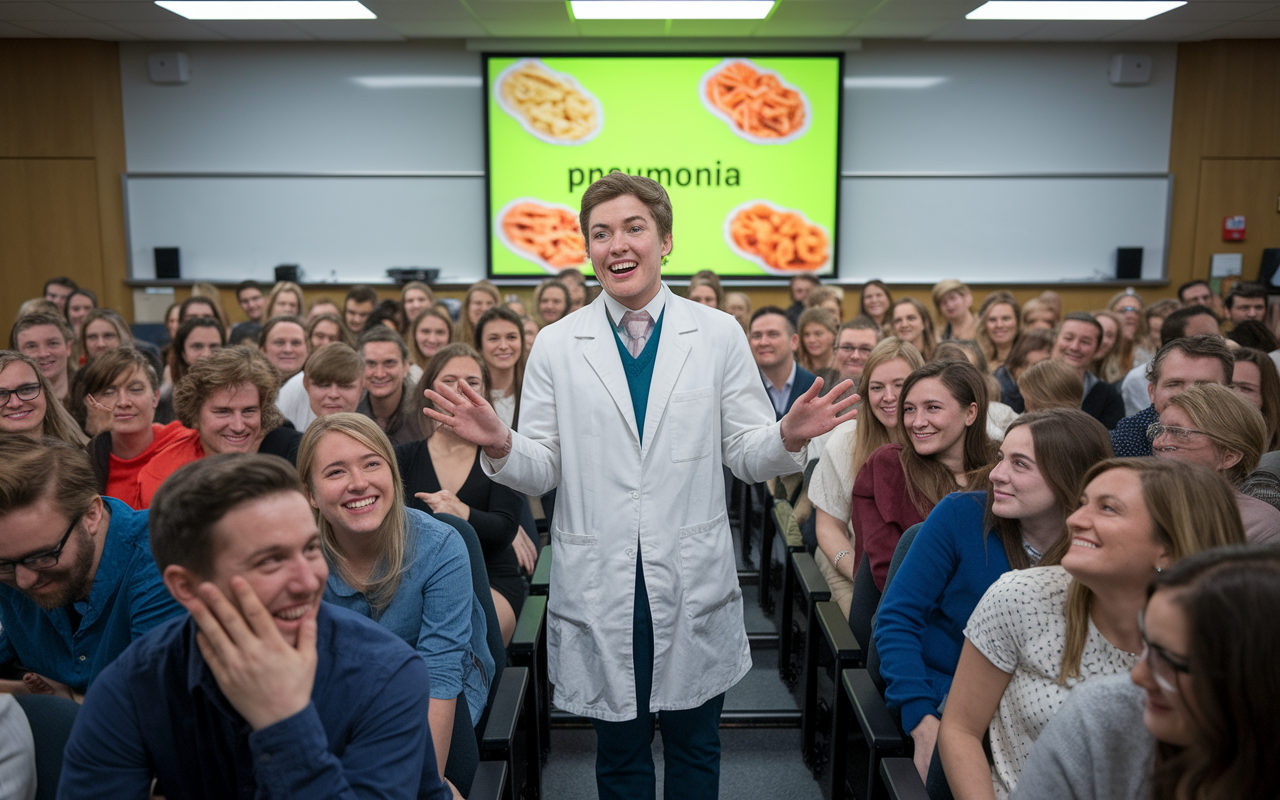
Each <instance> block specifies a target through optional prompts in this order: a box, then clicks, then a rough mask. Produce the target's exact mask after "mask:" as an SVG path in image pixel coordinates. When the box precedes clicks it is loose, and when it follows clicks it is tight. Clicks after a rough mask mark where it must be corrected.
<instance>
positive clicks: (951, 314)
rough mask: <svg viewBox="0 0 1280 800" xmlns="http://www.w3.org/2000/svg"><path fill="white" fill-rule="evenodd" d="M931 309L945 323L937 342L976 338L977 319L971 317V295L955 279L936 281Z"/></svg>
mask: <svg viewBox="0 0 1280 800" xmlns="http://www.w3.org/2000/svg"><path fill="white" fill-rule="evenodd" d="M932 298H933V307H934V308H936V309H938V315H939V316H941V317H942V318H943V319H944V320H946V321H947V324H946V325H943V326H942V331H941V332H940V333H939V334H938V341H940V342H945V341H948V340H950V339H976V338H978V318H977V317H975V316H974V315H973V293H972V292H970V291H969V287H968V286H965V285H964V284H963V283H961V282H960V281H958V280H956V279H955V278H948V279H947V280H944V281H938V282H937V283H935V284H934V285H933V293H932Z"/></svg>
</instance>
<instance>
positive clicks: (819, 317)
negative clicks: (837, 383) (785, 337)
mask: <svg viewBox="0 0 1280 800" xmlns="http://www.w3.org/2000/svg"><path fill="white" fill-rule="evenodd" d="M784 316H785V314H784ZM809 325H821V326H822V327H824V328H826V329H827V330H828V331H830V332H831V339H832V341H831V347H832V352H831V353H829V354H828V356H834V355H835V350H834V348H835V340H836V338H837V337H838V336H839V333H838V332H837V328H838V327H839V325H840V320H838V319H836V318H835V316H834V315H833V314H832V313H831V312H830V311H828V310H827V309H825V308H818V307H817V306H814V307H813V308H806V309H805V310H804V311H803V312H802V313H801V314H800V321H799V322H798V323H797V324H796V327H797V328H798V329H799V334H800V349H799V351H798V352H797V353H796V361H798V362H800V366H801V367H803V368H804V369H807V370H809V371H810V372H816V371H817V370H820V369H826V366H823V365H819V364H818V363H817V362H815V361H814V360H813V356H811V355H809V351H808V350H807V349H805V346H804V329H805V328H806V327H808V326H809ZM829 362H830V358H828V363H829Z"/></svg>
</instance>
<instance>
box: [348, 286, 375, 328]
mask: <svg viewBox="0 0 1280 800" xmlns="http://www.w3.org/2000/svg"><path fill="white" fill-rule="evenodd" d="M377 305H378V293H377V292H375V291H374V290H373V289H372V288H370V287H368V286H361V285H357V286H352V287H351V288H350V289H349V290H348V291H347V296H346V297H344V298H343V300H342V318H343V319H344V320H345V321H346V323H347V327H348V328H350V329H351V333H352V334H354V335H356V336H359V335H360V333H361V332H362V331H364V326H365V323H367V322H368V320H369V315H370V314H372V313H373V309H374V307H375V306H377Z"/></svg>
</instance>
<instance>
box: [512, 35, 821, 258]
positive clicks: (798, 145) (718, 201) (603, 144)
mask: <svg viewBox="0 0 1280 800" xmlns="http://www.w3.org/2000/svg"><path fill="white" fill-rule="evenodd" d="M519 60H520V58H507V57H504V58H496V57H493V58H489V59H488V85H489V97H488V98H487V102H488V104H489V109H488V110H489V130H488V135H489V141H488V146H489V171H488V180H489V224H490V240H491V252H492V264H491V273H492V274H493V275H494V276H518V275H545V274H548V271H549V270H547V269H543V268H540V267H539V266H538V265H537V264H534V263H533V262H531V261H528V260H526V259H524V258H521V257H520V256H517V255H515V254H514V253H512V252H511V251H510V250H508V249H507V247H506V245H504V244H503V243H502V241H501V240H500V239H499V237H498V236H497V233H496V231H497V228H498V224H497V220H496V214H497V213H498V211H499V210H500V209H501V208H502V207H503V206H504V205H506V204H507V203H508V202H509V201H511V200H513V199H515V198H517V197H533V198H538V199H540V200H544V201H547V202H549V203H558V204H563V205H566V206H569V207H571V208H574V209H577V208H578V206H579V201H580V199H581V196H582V192H583V191H584V190H585V189H586V184H584V185H581V186H577V187H575V188H574V189H573V190H572V191H570V189H569V170H570V169H571V168H574V167H577V168H580V169H582V171H583V174H584V175H585V174H586V172H587V170H588V169H590V168H600V169H603V170H606V171H607V170H609V169H610V168H612V167H617V168H619V169H621V170H623V171H624V172H631V173H633V174H634V173H636V171H637V170H640V171H641V174H643V170H646V169H648V168H651V167H652V168H656V167H668V168H670V170H671V173H672V181H671V184H670V185H667V186H666V188H667V191H668V193H670V195H671V203H672V207H673V211H674V218H675V222H674V226H673V228H674V229H673V250H672V253H671V256H670V258H669V259H668V263H667V265H666V266H665V267H664V268H663V274H664V275H675V276H679V275H686V276H687V275H692V274H693V273H695V272H697V271H699V270H702V269H711V270H715V271H716V272H718V273H720V274H721V275H734V276H746V277H760V276H766V275H768V273H767V272H765V270H763V269H761V267H760V266H759V265H758V264H756V263H755V262H752V261H748V260H745V259H743V258H741V257H739V256H738V255H736V254H735V253H734V252H733V251H732V250H730V249H729V246H728V245H727V244H726V243H725V241H724V234H723V230H724V219H725V216H726V215H727V214H728V213H729V211H730V210H731V209H733V208H734V207H736V206H738V205H741V204H742V203H745V202H747V201H750V200H759V199H764V200H768V201H770V202H772V203H774V204H776V205H778V206H782V207H785V208H789V209H798V210H800V211H801V212H803V213H804V215H805V216H807V217H808V218H809V220H810V221H812V222H814V223H817V224H819V225H822V226H823V227H825V228H826V229H827V232H828V233H829V235H830V252H831V254H832V258H831V259H830V260H829V261H828V264H827V267H826V268H825V269H824V270H823V272H824V273H834V271H835V259H834V254H835V235H836V190H837V180H838V174H837V165H838V161H837V158H838V147H839V142H838V141H837V137H838V129H839V125H838V122H839V116H838V114H839V101H840V60H839V59H838V58H836V57H826V56H824V57H778V58H773V57H762V58H754V57H753V58H751V59H750V60H751V61H753V62H754V63H755V64H757V65H758V66H759V67H761V68H763V69H769V70H774V71H776V72H777V73H778V74H779V75H781V76H782V80H783V81H784V82H785V83H788V84H790V85H792V86H794V87H796V88H797V89H799V90H800V91H802V92H804V93H805V95H807V96H808V99H809V105H810V108H811V109H812V120H811V122H810V125H809V130H808V131H807V132H806V133H805V134H804V135H803V136H801V137H800V138H798V139H796V140H794V141H792V142H789V143H787V144H782V145H776V144H775V145H758V144H753V143H751V142H748V141H746V140H745V139H742V138H740V137H739V136H738V135H737V134H735V133H734V132H733V130H732V129H731V128H730V126H729V124H727V123H726V122H724V121H723V120H721V119H720V118H719V117H716V116H713V115H712V114H711V113H710V112H709V111H708V110H707V109H706V107H705V106H704V105H703V103H702V101H701V99H700V98H699V96H698V85H699V81H700V80H701V78H702V75H703V74H704V73H705V72H707V70H710V69H711V68H713V67H715V66H716V65H717V64H719V63H720V62H721V61H722V60H723V58H721V57H707V58H690V57H666V56H662V57H655V56H648V57H581V56H568V57H548V58H542V59H541V61H542V62H543V63H544V64H545V65H546V66H547V67H548V68H550V69H552V70H555V71H557V72H563V73H567V74H569V75H572V76H573V77H574V78H575V79H576V80H577V81H578V83H579V84H580V85H581V86H582V87H583V88H585V89H586V90H587V91H588V92H590V93H591V94H593V95H594V96H595V97H596V99H597V100H598V101H599V103H600V105H601V106H603V108H604V127H603V129H602V130H601V131H600V133H599V134H598V135H597V136H596V137H595V138H594V139H592V140H591V141H589V142H587V143H585V144H581V145H568V146H565V145H552V144H546V143H544V142H542V141H541V140H539V139H537V138H536V137H534V136H532V135H530V134H529V133H528V132H526V131H525V129H524V128H523V127H522V126H521V125H520V123H519V122H518V121H517V120H516V119H514V118H512V117H511V116H510V115H509V114H507V112H506V111H505V110H503V108H502V107H501V106H500V105H499V104H498V103H497V101H496V100H495V99H494V98H495V96H496V94H497V86H496V80H497V77H498V75H499V73H501V72H502V70H504V69H506V68H507V67H509V66H510V65H511V64H513V63H514V62H516V61H519ZM717 161H718V162H720V168H721V171H722V178H721V185H720V186H712V187H710V188H708V187H706V186H705V185H704V186H702V187H696V186H694V185H693V184H692V183H691V184H690V185H689V186H687V187H681V186H678V185H676V183H675V178H674V176H675V171H676V170H677V169H678V168H680V167H687V168H688V169H689V170H690V171H691V172H692V171H693V170H694V169H696V168H699V167H708V168H710V169H711V170H712V171H713V172H714V170H715V167H716V162H717ZM729 167H734V168H737V169H738V170H739V173H740V175H741V185H739V186H737V187H729V186H725V185H724V179H723V171H724V170H725V169H727V168H729ZM583 269H584V271H588V270H589V269H590V263H589V262H588V263H586V264H585V265H584V267H583Z"/></svg>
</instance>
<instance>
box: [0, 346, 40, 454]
mask: <svg viewBox="0 0 1280 800" xmlns="http://www.w3.org/2000/svg"><path fill="white" fill-rule="evenodd" d="M32 384H34V385H36V386H39V385H40V379H39V378H37V377H36V371H35V370H33V369H32V368H31V367H30V366H28V365H26V364H24V363H22V362H21V361H16V362H14V363H12V364H10V365H9V366H7V367H5V368H4V371H3V372H0V389H4V390H6V391H8V392H10V395H9V402H7V403H5V404H4V405H3V406H0V432H2V433H26V434H30V435H33V436H39V435H40V434H41V432H42V431H43V430H44V414H45V411H46V410H47V409H48V406H47V405H46V402H47V401H46V399H45V396H44V392H43V391H41V392H40V393H39V394H37V395H36V396H35V397H34V398H32V399H31V400H23V399H22V398H20V397H18V395H16V394H12V392H14V391H15V390H16V389H17V388H18V387H19V386H31V385H32Z"/></svg>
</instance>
